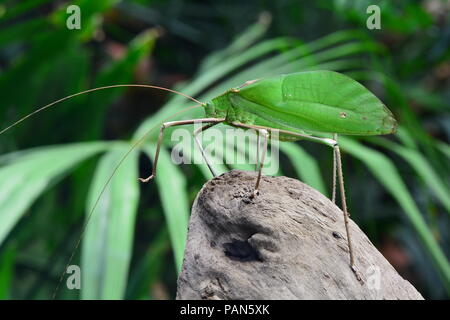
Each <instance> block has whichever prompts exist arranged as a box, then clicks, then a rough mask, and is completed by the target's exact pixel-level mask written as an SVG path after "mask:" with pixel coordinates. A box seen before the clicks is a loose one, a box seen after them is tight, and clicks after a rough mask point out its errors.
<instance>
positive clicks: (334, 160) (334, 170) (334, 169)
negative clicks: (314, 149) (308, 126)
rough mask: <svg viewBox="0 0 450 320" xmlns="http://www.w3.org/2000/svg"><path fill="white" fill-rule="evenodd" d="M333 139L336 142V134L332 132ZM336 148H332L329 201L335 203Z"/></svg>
mask: <svg viewBox="0 0 450 320" xmlns="http://www.w3.org/2000/svg"><path fill="white" fill-rule="evenodd" d="M333 140H335V141H336V142H337V141H338V140H337V134H336V133H333ZM336 161H337V160H336V150H335V149H334V148H333V182H332V183H333V189H332V191H331V201H332V202H333V203H334V204H336V170H337V164H336Z"/></svg>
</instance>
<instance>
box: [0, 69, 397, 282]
mask: <svg viewBox="0 0 450 320" xmlns="http://www.w3.org/2000/svg"><path fill="white" fill-rule="evenodd" d="M125 86H138V87H148V88H154V89H162V90H167V91H171V92H174V93H177V94H180V95H183V96H185V97H188V98H190V99H191V100H193V101H195V102H196V103H198V105H200V106H202V107H203V108H204V111H205V117H204V118H199V119H191V120H180V121H171V122H165V123H163V124H162V125H161V127H160V132H159V137H158V141H157V147H156V153H155V158H154V161H153V168H152V172H151V175H150V176H149V177H147V178H145V179H143V178H139V179H140V180H141V181H142V182H148V181H150V180H151V179H152V178H154V177H155V175H156V173H157V164H158V156H159V152H160V148H161V144H162V141H163V134H164V130H165V129H166V128H167V127H172V126H179V125H188V124H194V123H197V122H203V123H206V125H205V126H203V127H201V128H199V129H198V130H195V132H194V138H195V141H196V142H197V144H198V146H199V148H200V151H201V153H202V156H203V158H204V159H205V162H206V164H207V165H208V167H209V169H210V170H211V172H212V173H213V175H214V176H215V175H216V174H215V172H214V170H213V168H212V166H211V164H210V163H209V161H208V159H207V157H206V155H205V153H204V150H203V148H202V145H201V143H200V141H199V140H198V134H199V133H200V132H203V131H205V130H207V129H209V128H211V127H213V126H215V125H217V124H219V123H223V124H226V125H230V126H233V127H236V128H243V129H254V130H256V132H257V133H258V144H257V145H258V146H259V136H262V137H263V139H264V147H263V150H262V154H261V157H259V151H257V153H258V156H257V161H258V164H257V170H258V175H257V178H256V181H255V187H254V191H253V193H252V194H250V195H249V196H250V197H255V196H257V195H258V193H259V190H260V187H261V186H260V181H261V173H262V169H263V164H264V162H265V156H266V152H267V145H268V139H269V137H270V136H273V133H275V132H277V133H278V139H279V140H280V141H296V140H309V141H313V142H318V143H322V144H325V145H327V146H329V147H331V148H333V190H332V201H333V202H335V195H336V185H337V184H336V181H338V183H339V190H340V194H341V199H342V200H341V201H342V211H343V215H344V222H345V228H346V234H347V241H348V247H349V255H350V267H351V269H352V270H353V272H354V273H355V275H356V276H357V278H358V279H359V275H358V272H357V270H356V267H355V263H354V256H353V250H352V243H351V236H350V230H349V226H348V216H349V214H348V211H347V205H346V199H345V188H344V180H343V173H342V163H341V154H340V149H339V144H338V141H337V136H338V134H344V135H382V134H390V133H394V132H395V130H396V126H397V124H396V120H395V118H394V117H393V115H392V113H391V112H390V111H389V109H387V107H386V106H385V105H384V104H383V103H382V102H381V101H380V100H379V99H378V98H377V97H376V96H375V95H374V94H372V93H371V92H370V91H369V90H367V89H366V88H365V87H364V86H363V85H361V84H359V83H358V82H357V81H355V80H353V79H351V78H349V77H347V76H345V75H343V74H340V73H337V72H332V71H311V72H300V73H293V74H285V75H280V76H276V77H271V78H267V79H261V80H251V81H247V82H246V83H244V84H243V85H242V86H240V87H236V88H232V89H230V90H228V91H226V92H225V93H223V94H221V95H219V96H217V97H215V98H213V99H212V100H211V101H208V102H205V103H203V102H200V101H198V100H196V99H194V98H192V97H189V96H187V95H185V94H182V93H180V92H177V91H174V90H170V89H167V88H161V87H157V86H149V85H117V86H108V87H101V88H95V89H91V90H87V91H84V92H81V93H77V94H74V95H71V96H68V97H65V98H63V99H60V100H58V101H55V102H53V103H51V104H49V105H46V106H44V107H42V108H40V109H38V110H36V111H35V112H33V113H31V114H30V115H28V116H26V117H24V118H22V119H20V120H19V121H17V122H15V123H14V124H12V125H11V126H9V127H7V128H5V129H3V130H2V131H0V134H2V133H4V132H5V131H7V130H9V129H10V128H12V127H13V126H15V125H16V124H18V123H20V122H22V121H23V120H25V119H26V118H28V117H30V116H31V115H34V114H35V113H37V112H40V111H42V110H44V109H46V108H49V107H50V106H52V105H54V104H56V103H58V102H61V101H64V100H66V99H69V98H72V97H74V96H77V95H80V94H83V93H87V92H92V91H96V90H101V89H108V88H114V87H125ZM198 105H197V106H198ZM150 131H151V130H149V131H147V133H146V134H145V135H144V137H141V138H140V139H139V140H138V142H137V143H135V144H134V145H133V146H132V147H131V149H130V150H129V151H128V152H127V154H126V155H125V156H124V158H123V159H122V160H121V161H120V162H119V164H118V166H117V167H116V168H115V170H114V172H113V174H114V173H115V172H116V170H117V168H118V167H119V166H120V164H121V163H122V161H123V160H124V159H125V158H126V157H127V155H128V154H129V153H130V152H131V151H132V150H133V149H135V148H136V147H137V146H138V145H139V144H140V143H141V142H142V141H143V140H144V138H145V136H147V135H148V133H149V132H150ZM314 134H317V135H314ZM323 134H332V138H324V137H322V136H321V135H323ZM111 178H112V176H111V177H110V179H109V180H108V181H107V183H106V185H107V184H108V183H109V182H110V180H111ZM106 185H105V187H106ZM262 188H263V186H262ZM103 190H104V188H103ZM101 195H102V193H101V194H100V195H99V197H98V199H97V201H96V204H95V205H94V206H93V208H92V209H91V212H90V213H89V216H88V219H87V222H86V223H88V222H89V218H90V216H91V215H92V213H93V211H94V210H95V207H96V205H97V203H98V200H99V199H100V197H101ZM78 244H79V243H78ZM78 244H77V246H78ZM72 256H73V255H72ZM69 263H70V262H69Z"/></svg>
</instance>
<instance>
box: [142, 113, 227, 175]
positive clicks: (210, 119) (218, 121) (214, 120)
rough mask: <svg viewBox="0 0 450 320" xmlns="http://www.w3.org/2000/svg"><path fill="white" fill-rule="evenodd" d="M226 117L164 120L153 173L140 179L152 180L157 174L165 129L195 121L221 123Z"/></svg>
mask: <svg viewBox="0 0 450 320" xmlns="http://www.w3.org/2000/svg"><path fill="white" fill-rule="evenodd" d="M224 120H225V119H222V118H221V119H216V118H204V119H192V120H180V121H170V122H164V123H163V124H162V125H161V129H160V130H159V136H158V143H157V145H156V152H155V160H154V163H153V169H152V174H151V175H150V176H148V177H147V178H145V179H144V178H139V180H140V181H142V182H148V181H150V180H152V179H153V178H154V177H155V176H156V168H157V165H158V158H159V151H160V149H161V143H162V141H163V136H164V129H166V128H168V127H173V126H182V125H186V124H194V123H195V122H207V123H214V124H217V123H220V122H223V121H224Z"/></svg>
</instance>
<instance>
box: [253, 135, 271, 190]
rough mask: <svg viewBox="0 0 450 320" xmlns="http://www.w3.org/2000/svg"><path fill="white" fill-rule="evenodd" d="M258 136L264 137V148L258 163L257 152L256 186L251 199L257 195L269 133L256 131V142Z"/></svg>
mask: <svg viewBox="0 0 450 320" xmlns="http://www.w3.org/2000/svg"><path fill="white" fill-rule="evenodd" d="M260 135H262V136H263V137H264V147H263V151H262V155H261V161H259V152H258V160H257V162H256V166H257V168H258V178H256V184H255V189H254V190H253V195H252V198H254V197H255V196H257V195H259V184H260V182H261V174H262V168H263V167H264V161H265V160H266V153H267V143H268V141H267V140H268V138H269V133H268V132H267V130H266V129H259V130H258V140H259V136H260ZM258 144H259V141H258ZM258 162H259V167H258Z"/></svg>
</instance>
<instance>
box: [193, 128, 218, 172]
mask: <svg viewBox="0 0 450 320" xmlns="http://www.w3.org/2000/svg"><path fill="white" fill-rule="evenodd" d="M216 124H217V123H210V124H208V125H206V126H204V127H201V128H198V129H197V130H195V131H194V139H195V142H196V143H197V145H198V147H199V149H200V152H201V154H202V157H203V159H205V162H206V165H207V166H208V168H209V171H211V173H212V175H213V177H217V174H216V172H215V171H214V169H213V167H212V165H211V163H210V162H209V160H208V157H207V156H206V154H205V150H203V147H202V143H201V142H200V140H198V134H199V133H200V132H203V131H206V130H208V129H209V128H211V127H213V126H215V125H216Z"/></svg>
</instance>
